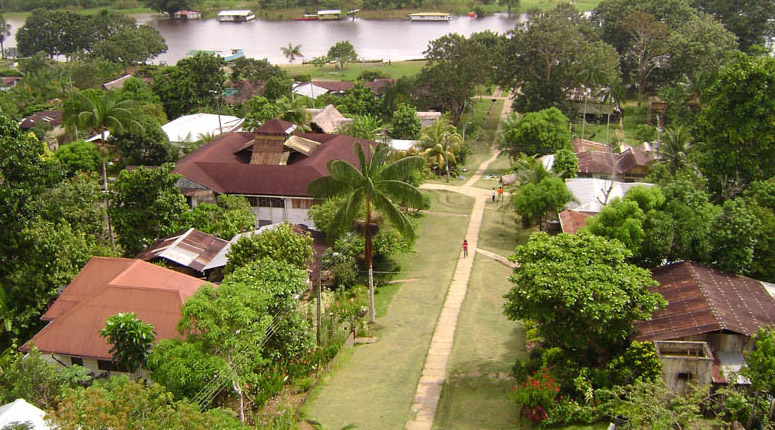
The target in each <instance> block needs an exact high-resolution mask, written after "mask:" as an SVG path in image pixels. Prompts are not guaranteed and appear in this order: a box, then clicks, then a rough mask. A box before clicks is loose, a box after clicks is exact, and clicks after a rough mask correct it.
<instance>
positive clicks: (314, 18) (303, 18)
mask: <svg viewBox="0 0 775 430" xmlns="http://www.w3.org/2000/svg"><path fill="white" fill-rule="evenodd" d="M293 20H294V21H318V20H319V18H318V15H317V14H312V13H305V14H304V15H303V16H300V17H297V18H293Z"/></svg>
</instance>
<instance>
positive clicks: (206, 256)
mask: <svg viewBox="0 0 775 430" xmlns="http://www.w3.org/2000/svg"><path fill="white" fill-rule="evenodd" d="M228 243H229V242H227V241H225V240H223V239H219V238H217V237H215V236H213V235H211V234H207V233H204V232H201V231H199V230H195V229H193V228H190V229H188V230H186V231H184V232H182V233H178V234H175V235H172V236H169V237H165V238H163V239H159V240H157V241H156V242H154V243H153V245H151V246H149V247H148V248H146V249H145V250H143V252H141V253H139V254H137V258H138V259H139V260H145V261H154V260H158V259H164V260H169V261H171V262H173V263H175V264H179V265H181V266H184V267H189V268H191V269H194V270H196V271H198V272H202V271H203V270H204V267H205V266H207V263H209V262H210V260H212V259H213V257H215V255H216V254H218V251H220V250H221V249H222V248H223V247H224V246H226V244H228Z"/></svg>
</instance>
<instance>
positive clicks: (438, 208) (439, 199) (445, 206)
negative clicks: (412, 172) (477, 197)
mask: <svg viewBox="0 0 775 430" xmlns="http://www.w3.org/2000/svg"><path fill="white" fill-rule="evenodd" d="M422 192H423V194H427V195H429V196H430V198H431V208H430V210H431V211H433V212H447V213H451V214H465V215H470V214H471V210H472V209H473V207H474V199H472V198H471V197H468V196H464V195H463V194H459V193H450V192H448V191H441V190H423V191H422Z"/></svg>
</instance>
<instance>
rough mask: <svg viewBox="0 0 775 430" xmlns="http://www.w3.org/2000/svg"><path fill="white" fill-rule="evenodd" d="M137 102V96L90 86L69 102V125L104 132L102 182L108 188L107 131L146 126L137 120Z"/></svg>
mask: <svg viewBox="0 0 775 430" xmlns="http://www.w3.org/2000/svg"><path fill="white" fill-rule="evenodd" d="M135 115H136V104H135V102H134V101H133V100H119V99H118V97H117V95H116V93H114V92H110V91H108V92H102V91H98V90H93V89H88V90H83V91H81V92H78V93H76V94H75V95H74V96H73V97H72V98H71V99H70V100H68V103H66V104H65V109H64V120H65V124H67V125H68V126H69V127H76V129H77V128H80V129H82V130H90V131H92V132H94V133H99V134H100V140H101V144H100V146H101V153H102V183H103V187H104V189H105V191H107V189H108V176H107V172H106V168H105V155H106V154H105V145H106V143H107V142H106V139H107V137H106V135H105V133H106V132H110V134H111V135H113V136H115V135H118V134H121V133H123V132H124V131H125V130H129V129H138V128H139V129H142V126H141V125H140V123H139V122H137V120H135V119H134V117H135Z"/></svg>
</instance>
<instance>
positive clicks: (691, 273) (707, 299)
mask: <svg viewBox="0 0 775 430" xmlns="http://www.w3.org/2000/svg"><path fill="white" fill-rule="evenodd" d="M681 264H686V265H687V267H688V269H689V276H691V277H692V280H693V281H694V284H695V285H697V289H698V290H700V294H702V298H703V299H704V300H705V304H707V305H708V309H710V313H711V314H713V319H714V320H716V323H717V324H718V325H719V327H721V328H722V329H726V328H727V327H726V324H724V321H723V320H722V319H721V317H719V314H718V311H717V310H716V307H715V306H713V301H712V300H711V299H710V296H709V295H708V292H707V291H706V290H705V285H703V283H702V282H700V280H699V277H698V275H697V271H696V270H695V267H694V262H693V261H688V260H687V261H683V262H682V263H681ZM713 282H715V278H714V280H713Z"/></svg>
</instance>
